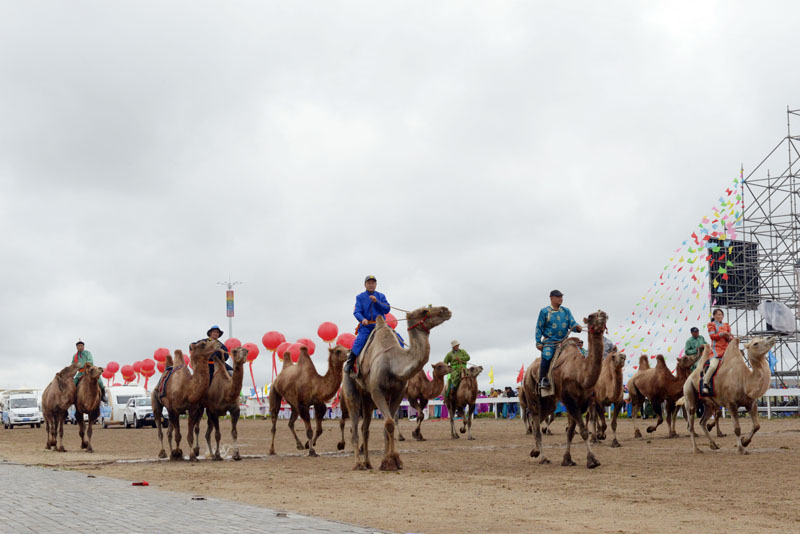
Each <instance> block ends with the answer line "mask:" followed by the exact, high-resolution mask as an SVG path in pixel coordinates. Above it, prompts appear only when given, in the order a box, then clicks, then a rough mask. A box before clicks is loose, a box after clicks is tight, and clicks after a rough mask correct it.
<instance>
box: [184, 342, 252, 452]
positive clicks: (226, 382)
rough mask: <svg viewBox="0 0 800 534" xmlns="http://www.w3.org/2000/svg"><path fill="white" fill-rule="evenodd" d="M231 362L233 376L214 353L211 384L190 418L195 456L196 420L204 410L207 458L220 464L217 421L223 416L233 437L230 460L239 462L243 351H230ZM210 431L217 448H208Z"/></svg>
mask: <svg viewBox="0 0 800 534" xmlns="http://www.w3.org/2000/svg"><path fill="white" fill-rule="evenodd" d="M231 356H232V359H233V376H231V375H229V374H228V369H227V368H226V367H225V363H224V362H223V361H222V360H221V359H220V358H219V356H217V355H216V354H214V375H213V377H212V378H211V384H210V385H209V386H208V390H207V391H206V394H205V395H204V396H203V400H202V403H201V404H200V405H199V409H196V410H195V411H194V413H193V414H191V415H190V417H194V419H195V423H194V429H195V446H194V454H195V456H199V455H200V450H199V449H200V436H199V434H200V420H201V419H202V416H203V409H205V412H206V416H207V417H208V428H207V429H206V444H207V445H208V457H209V458H211V459H212V460H215V461H221V460H222V456H221V455H220V453H219V440H220V438H221V437H222V433H221V432H220V431H219V418H220V417H225V414H227V413H228V412H230V414H231V438H233V459H234V460H241V459H242V456H241V455H240V454H239V442H238V438H239V433H238V431H237V430H236V427H237V424H238V423H239V396H240V395H241V393H242V379H243V378H244V364H245V362H247V349H246V348H244V347H237V348H235V349H233V350H232V351H231ZM212 428H213V429H214V438H215V439H216V443H217V447H216V448H215V449H212V448H211V429H212Z"/></svg>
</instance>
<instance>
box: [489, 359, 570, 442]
mask: <svg viewBox="0 0 800 534" xmlns="http://www.w3.org/2000/svg"><path fill="white" fill-rule="evenodd" d="M537 361H538V360H537ZM534 363H535V362H534ZM536 365H539V364H538V363H537V364H536ZM533 366H534V364H533V363H532V364H530V365H529V366H528V368H527V369H525V374H524V375H523V378H522V387H520V388H519V406H520V410H521V411H522V422H523V423H525V434H533V409H532V407H531V404H530V403H529V402H528V399H529V398H530V399H536V398H537V397H536V396H535V388H537V387H538V386H536V384H535V383H534V379H533V376H534V371H533ZM495 406H496V405H495ZM555 419H556V414H555V413H551V414H550V415H548V416H547V417H545V418H544V419H543V420H542V421H540V428H541V430H542V434H544V435H546V436H552V435H553V431H552V430H550V425H552V424H553V421H555Z"/></svg>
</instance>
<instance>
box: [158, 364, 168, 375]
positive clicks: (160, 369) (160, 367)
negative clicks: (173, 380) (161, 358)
mask: <svg viewBox="0 0 800 534" xmlns="http://www.w3.org/2000/svg"><path fill="white" fill-rule="evenodd" d="M156 367H158V372H159V373H163V372H164V370H165V369H166V368H167V364H165V363H164V362H158V364H156Z"/></svg>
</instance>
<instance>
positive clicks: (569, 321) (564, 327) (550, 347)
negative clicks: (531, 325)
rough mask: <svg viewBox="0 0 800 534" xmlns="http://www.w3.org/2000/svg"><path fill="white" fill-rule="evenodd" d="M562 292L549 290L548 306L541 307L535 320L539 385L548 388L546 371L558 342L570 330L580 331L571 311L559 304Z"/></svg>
mask: <svg viewBox="0 0 800 534" xmlns="http://www.w3.org/2000/svg"><path fill="white" fill-rule="evenodd" d="M562 302H564V294H563V293H562V292H561V291H559V290H558V289H554V290H552V291H551V292H550V306H546V307H544V308H542V310H541V311H540V312H539V320H538V321H536V348H537V349H539V350H540V351H542V362H541V365H540V367H539V387H542V388H545V389H548V388H550V380H549V379H548V378H547V371H549V370H550V362H551V361H552V360H553V356H554V355H555V353H556V348H557V347H558V344H559V343H561V341H563V340H564V339H566V338H567V336H568V335H569V333H570V331H571V330H575V331H576V332H580V331H581V326H580V325H579V324H578V323H577V322H575V318H574V317H572V312H571V311H569V309H567V308H565V307H564V306H562V305H561V303H562Z"/></svg>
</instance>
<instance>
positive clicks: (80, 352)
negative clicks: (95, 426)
mask: <svg viewBox="0 0 800 534" xmlns="http://www.w3.org/2000/svg"><path fill="white" fill-rule="evenodd" d="M84 347H85V345H84V343H83V341H81V340H80V339H79V340H78V342H77V343H75V348H76V349H77V350H76V352H75V354H74V355H73V356H72V363H77V364H78V365H80V368H81V370H80V371H78V372H77V373H76V374H75V385H76V386H77V385H78V382H79V381H80V379H81V377H82V376H83V367H84V366H85V365H86V364H87V363H88V364H89V365H94V358H92V353H91V352H89V351H88V350H84V349H83V348H84ZM97 384H98V385H99V386H100V396H101V398H102V400H103V402H106V401H108V398H107V397H106V386H105V384H103V379H102V378H98V379H97Z"/></svg>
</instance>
